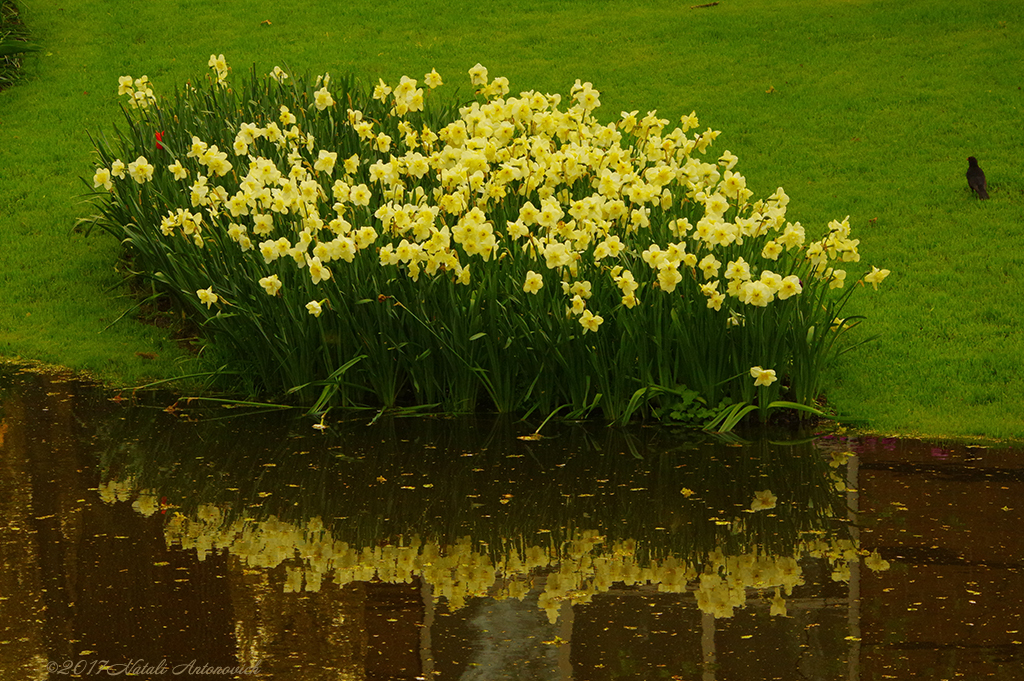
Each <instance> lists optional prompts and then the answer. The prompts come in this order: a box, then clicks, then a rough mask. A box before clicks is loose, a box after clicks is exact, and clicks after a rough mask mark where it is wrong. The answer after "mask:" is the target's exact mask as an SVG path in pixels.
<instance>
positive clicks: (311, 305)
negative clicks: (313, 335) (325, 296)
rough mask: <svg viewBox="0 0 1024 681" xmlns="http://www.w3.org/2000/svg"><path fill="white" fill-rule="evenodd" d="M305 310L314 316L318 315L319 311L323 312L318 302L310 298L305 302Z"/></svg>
mask: <svg viewBox="0 0 1024 681" xmlns="http://www.w3.org/2000/svg"><path fill="white" fill-rule="evenodd" d="M306 311H307V312H309V314H311V315H313V316H314V317H319V316H320V313H321V312H323V307H321V305H320V303H319V302H317V301H315V300H311V301H309V302H308V303H306Z"/></svg>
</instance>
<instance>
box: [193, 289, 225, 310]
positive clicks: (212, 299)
mask: <svg viewBox="0 0 1024 681" xmlns="http://www.w3.org/2000/svg"><path fill="white" fill-rule="evenodd" d="M196 295H197V296H199V302H201V303H204V304H205V305H206V309H210V306H211V305H213V304H214V303H216V302H217V301H218V300H219V298H218V297H217V294H216V293H214V292H213V287H212V286H211V287H210V288H204V289H197V290H196Z"/></svg>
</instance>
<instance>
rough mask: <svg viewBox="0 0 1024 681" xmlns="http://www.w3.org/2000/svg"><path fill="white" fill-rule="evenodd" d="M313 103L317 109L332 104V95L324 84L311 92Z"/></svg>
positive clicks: (321, 109)
mask: <svg viewBox="0 0 1024 681" xmlns="http://www.w3.org/2000/svg"><path fill="white" fill-rule="evenodd" d="M313 103H314V104H315V105H316V108H317V110H318V111H323V110H324V109H326V108H328V107H331V106H334V97H332V96H331V93H330V91H329V90H328V89H327V86H326V85H325V86H324V87H322V88H320V89H319V90H317V91H316V92H314V93H313Z"/></svg>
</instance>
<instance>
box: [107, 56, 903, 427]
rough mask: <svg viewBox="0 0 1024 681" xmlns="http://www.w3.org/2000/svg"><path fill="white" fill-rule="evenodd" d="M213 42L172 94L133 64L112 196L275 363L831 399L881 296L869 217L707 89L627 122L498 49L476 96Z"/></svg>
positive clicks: (733, 398) (618, 403) (645, 399)
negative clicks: (784, 180) (250, 55)
mask: <svg viewBox="0 0 1024 681" xmlns="http://www.w3.org/2000/svg"><path fill="white" fill-rule="evenodd" d="M210 67H211V68H212V69H213V75H212V76H211V77H209V78H207V79H206V80H205V81H204V82H202V83H196V84H191V83H190V84H188V85H186V86H185V88H184V89H183V90H181V91H179V92H176V93H175V94H174V95H173V96H172V97H169V98H166V99H163V100H158V99H157V98H156V97H155V95H154V94H153V92H152V89H151V86H150V83H149V81H148V79H147V78H146V77H145V76H143V77H141V78H138V79H133V78H131V77H128V76H125V77H123V78H122V79H121V82H120V94H122V95H124V96H125V97H127V98H128V102H129V105H130V106H129V107H126V109H125V113H126V119H127V123H128V126H127V129H126V130H124V131H123V132H122V133H120V134H118V135H117V137H116V139H115V140H114V141H113V142H112V143H108V142H106V141H105V140H100V141H99V142H98V143H97V151H98V155H99V159H100V167H98V168H97V169H96V172H95V175H94V177H93V183H92V184H93V186H94V187H95V188H96V189H97V190H98V192H97V196H98V199H99V200H98V205H99V208H100V211H101V215H100V216H99V217H98V218H97V223H98V224H100V225H101V226H102V227H104V228H105V229H107V230H109V231H111V232H112V233H114V234H116V235H117V236H118V237H120V238H122V239H124V243H125V245H126V247H127V251H128V255H129V257H130V262H131V263H132V264H133V267H134V268H135V270H136V271H137V272H138V273H139V274H140V275H141V276H143V277H145V278H147V279H149V280H151V281H153V282H155V283H156V284H157V285H158V286H159V287H160V288H161V290H164V291H167V292H169V293H171V294H173V295H174V296H176V298H177V299H178V300H179V302H180V303H181V305H183V307H184V308H185V309H186V311H187V313H188V314H189V315H191V316H192V317H193V318H194V319H196V320H197V321H198V322H199V323H200V324H201V326H202V329H203V330H204V332H205V333H206V334H207V337H208V339H209V341H210V346H209V351H211V352H212V353H213V354H214V355H216V356H217V359H218V361H219V362H220V363H221V364H223V365H224V366H226V367H229V370H231V371H234V372H237V374H238V375H240V376H244V377H246V378H247V379H249V380H250V381H251V388H252V389H257V390H261V391H269V392H271V393H277V394H281V393H292V394H296V395H298V396H300V398H301V399H303V400H304V401H306V402H307V403H312V404H314V405H315V406H316V407H317V408H318V409H320V408H324V407H326V406H329V405H332V404H338V405H366V404H378V405H382V406H385V407H390V406H394V405H398V404H417V405H428V404H429V405H439V406H440V407H441V408H443V409H446V410H456V411H463V410H473V409H477V408H493V409H497V410H499V411H533V410H540V412H541V413H548V412H550V411H551V410H554V409H557V408H559V407H562V406H565V405H569V407H570V409H571V411H572V412H573V413H576V414H581V415H582V414H588V413H590V412H592V411H594V410H595V409H596V410H599V411H600V412H601V413H603V415H604V416H606V417H607V418H609V419H612V420H626V419H628V418H629V417H630V416H631V415H632V414H633V413H635V412H637V411H638V410H648V409H650V410H653V411H655V412H657V413H660V414H669V413H673V410H675V413H676V414H677V415H679V413H680V411H685V409H686V405H694V404H697V403H698V402H699V403H702V404H703V405H706V406H709V407H715V406H718V405H720V404H722V403H723V402H725V403H729V402H731V403H733V404H748V405H757V406H759V407H760V408H761V409H762V410H767V408H768V407H769V406H770V405H771V404H773V403H777V400H778V398H780V397H784V398H786V399H788V400H791V402H792V404H798V405H805V406H808V405H811V404H813V403H814V400H815V399H816V398H817V397H818V395H819V392H820V390H821V384H820V381H821V372H822V369H823V368H824V366H825V365H826V364H827V362H828V361H830V360H831V359H832V358H833V357H834V356H835V353H836V352H837V351H839V349H840V347H841V344H840V343H838V341H839V340H840V339H841V338H842V337H843V335H844V334H845V332H846V331H848V330H849V329H850V328H851V327H852V326H854V325H855V324H856V320H852V319H843V318H842V317H841V316H840V315H841V311H842V308H843V305H844V304H845V302H846V300H847V299H848V297H849V295H850V294H851V293H852V291H853V289H854V288H855V287H854V286H853V285H852V282H847V281H846V271H845V270H844V269H842V268H843V267H844V266H845V265H846V264H847V263H856V262H858V261H859V255H858V253H857V244H858V242H857V240H856V239H853V238H851V235H850V227H849V223H848V221H847V220H843V221H833V222H832V223H830V224H829V225H828V229H827V232H826V233H825V234H824V235H823V236H822V237H821V238H818V239H811V238H809V237H808V234H807V232H806V231H805V229H804V228H803V227H802V226H801V225H800V223H798V222H797V223H791V222H788V221H787V219H786V213H787V207H788V203H789V198H788V197H787V196H786V194H785V192H784V191H783V190H782V189H781V188H779V189H778V190H776V191H775V192H773V193H772V194H771V195H769V196H767V197H765V198H761V199H755V197H754V193H753V192H752V191H751V190H750V189H748V188H747V182H746V178H744V177H743V176H742V175H741V174H740V173H739V172H737V170H736V164H737V158H736V157H735V156H734V155H733V154H731V153H729V152H728V151H725V152H724V153H723V154H721V155H719V156H718V157H717V158H715V157H714V155H713V154H711V153H710V152H709V149H710V148H711V146H712V144H713V142H714V141H715V139H716V138H717V137H718V135H719V132H718V131H714V130H711V129H710V128H708V129H706V130H705V131H704V132H695V131H696V130H698V127H697V126H698V122H697V118H696V116H695V115H694V114H690V115H689V116H685V117H683V119H682V121H681V123H680V124H679V125H678V126H677V127H674V128H672V129H671V130H669V128H668V126H669V121H667V120H664V119H661V118H659V117H658V116H657V114H656V113H655V112H649V113H648V114H647V115H645V116H640V115H639V113H638V112H635V111H634V112H631V113H623V114H622V116H621V117H620V118H619V119H618V120H616V121H614V122H612V123H608V124H602V123H600V122H599V121H598V120H597V118H595V111H596V110H597V109H598V107H599V103H600V102H599V97H600V94H599V93H598V91H597V90H595V89H594V88H593V86H592V85H591V84H590V83H581V82H580V81H578V80H577V81H576V83H575V85H573V87H572V88H571V90H570V93H569V97H568V100H567V101H566V102H563V101H562V98H561V97H560V96H559V95H557V94H556V95H549V94H541V93H538V92H523V93H521V94H520V95H519V96H518V97H514V96H509V86H508V81H507V80H506V79H504V78H494V79H490V78H489V77H488V73H487V70H486V69H485V68H483V67H482V66H480V65H477V66H475V67H474V68H473V69H471V70H470V74H469V75H470V79H471V83H472V85H473V87H474V88H475V89H476V94H475V97H474V98H473V99H472V100H471V101H469V102H467V103H464V104H463V105H461V106H459V105H457V104H456V103H454V101H451V100H449V101H446V100H444V99H443V98H442V97H439V96H438V95H436V94H435V93H434V90H435V89H436V88H438V87H440V86H441V77H440V76H439V75H438V74H437V73H436V71H431V73H429V74H427V75H426V76H425V77H424V78H423V86H425V87H421V86H420V83H419V82H418V81H417V80H413V79H410V78H407V77H403V78H402V79H401V81H400V82H399V83H397V84H395V85H394V87H391V86H389V85H388V84H385V83H384V82H383V81H380V82H379V83H378V84H377V85H376V86H375V87H374V88H372V91H370V90H364V89H363V88H361V87H360V86H359V85H358V83H357V82H356V81H355V80H354V79H353V78H351V77H348V78H341V79H337V78H331V77H330V76H329V75H324V76H319V77H317V78H315V79H310V80H307V79H303V78H300V77H291V76H289V75H288V74H286V73H285V72H283V71H281V70H280V69H279V68H275V69H274V72H273V73H271V74H269V75H267V76H260V75H257V74H256V73H251V74H250V75H249V77H248V78H247V79H243V80H242V81H241V82H237V81H235V80H234V79H232V78H230V71H229V69H228V67H227V65H226V63H225V62H224V59H223V56H220V57H218V56H211V58H210ZM691 131H693V132H691ZM133 159H134V160H133ZM705 159H708V160H705ZM887 274H888V271H887V270H879V269H878V268H872V270H871V272H870V273H868V274H866V275H865V276H864V277H863V279H862V281H863V282H867V283H870V284H872V285H873V286H875V287H877V284H878V282H880V281H881V280H882V279H883V278H884V277H885V276H886V275H887Z"/></svg>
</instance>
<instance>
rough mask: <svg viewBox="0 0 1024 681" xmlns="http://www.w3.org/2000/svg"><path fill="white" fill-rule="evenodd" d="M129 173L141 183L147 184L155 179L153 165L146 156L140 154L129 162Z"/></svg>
mask: <svg viewBox="0 0 1024 681" xmlns="http://www.w3.org/2000/svg"><path fill="white" fill-rule="evenodd" d="M128 174H129V175H131V176H132V179H133V180H135V181H136V182H138V183H139V184H145V183H146V182H148V181H149V180H152V179H153V165H152V164H151V163H150V162H149V161H147V160H146V157H145V156H139V157H138V158H137V159H135V160H134V161H132V162H131V163H129V164H128Z"/></svg>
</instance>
